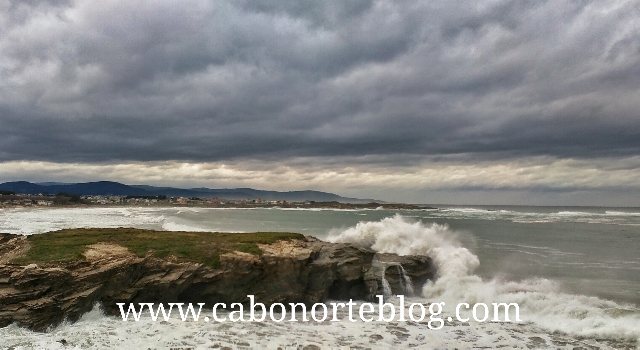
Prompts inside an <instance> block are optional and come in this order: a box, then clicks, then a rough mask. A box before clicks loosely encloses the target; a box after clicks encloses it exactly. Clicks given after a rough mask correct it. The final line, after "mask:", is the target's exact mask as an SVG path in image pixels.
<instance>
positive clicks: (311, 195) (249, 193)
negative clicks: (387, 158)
mask: <svg viewBox="0 0 640 350" xmlns="http://www.w3.org/2000/svg"><path fill="white" fill-rule="evenodd" d="M0 190H3V191H12V192H15V193H24V194H39V193H48V194H57V193H60V192H66V193H69V194H79V195H83V196H88V195H102V196H106V195H114V196H159V195H165V196H168V197H201V198H202V197H205V198H212V197H218V198H224V199H230V200H238V199H253V198H260V199H263V200H286V201H290V202H304V201H316V202H331V201H337V202H342V203H368V202H382V201H376V200H373V199H360V198H349V197H343V196H340V195H337V194H334V193H329V192H322V191H314V190H299V191H268V190H257V189H253V188H246V187H244V188H219V189H215V188H206V187H198V188H177V187H158V186H150V185H126V184H123V183H120V182H115V181H93V182H82V183H59V182H43V183H32V182H28V181H11V182H4V183H1V184H0Z"/></svg>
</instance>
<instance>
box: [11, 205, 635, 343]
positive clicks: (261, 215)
mask: <svg viewBox="0 0 640 350" xmlns="http://www.w3.org/2000/svg"><path fill="white" fill-rule="evenodd" d="M72 227H138V228H150V229H161V230H167V231H210V232H214V231H224V232H254V231H290V232H300V233H303V234H305V235H312V236H315V237H318V238H320V239H323V240H329V241H334V242H351V243H355V244H359V245H361V246H365V247H369V248H372V249H374V250H376V251H380V252H388V253H397V254H402V255H406V254H427V255H429V256H431V257H432V258H433V259H434V261H435V263H436V264H437V266H438V271H439V272H438V278H437V280H436V281H435V282H429V283H427V284H426V285H424V286H414V287H415V290H416V293H415V295H414V296H411V297H408V298H407V301H408V303H418V302H419V303H435V302H444V303H445V308H444V313H443V315H442V316H443V317H444V319H446V318H447V317H449V316H453V315H454V313H455V310H454V308H455V305H457V304H458V303H463V302H464V303H469V304H470V305H473V304H477V303H485V304H487V305H491V303H496V302H500V303H502V302H504V303H517V304H518V305H519V308H520V309H519V310H520V318H521V319H522V321H521V322H490V321H486V322H476V321H474V320H473V319H471V320H470V321H469V322H459V321H456V320H455V319H453V321H451V322H449V321H447V322H445V325H444V326H443V327H442V329H438V330H434V329H430V328H429V327H427V323H426V322H413V321H410V320H409V321H406V322H401V321H398V322H395V321H394V322H384V321H374V322H371V323H365V322H355V323H352V322H348V321H341V322H328V321H327V322H282V323H278V322H273V321H268V322H262V323H259V322H253V323H232V322H225V323H204V322H194V321H187V322H182V321H181V320H180V319H171V320H169V321H163V322H152V321H151V320H150V319H149V318H145V317H144V316H143V318H142V319H141V320H140V321H139V322H133V321H127V322H124V321H122V319H121V318H119V317H114V316H105V315H103V314H102V313H101V311H100V306H99V305H96V307H95V308H94V310H93V311H91V312H90V313H88V314H86V315H85V316H84V317H83V318H82V319H81V320H80V321H78V322H76V323H74V324H63V325H61V326H58V327H56V328H54V329H51V330H50V331H49V332H47V333H37V332H31V331H28V330H26V329H23V328H20V327H17V326H15V325H11V326H8V327H5V328H0V348H2V349H9V348H11V349H33V348H37V349H40V348H46V349H55V348H59V349H70V348H78V349H87V348H92V349H103V348H115V347H120V348H144V349H147V348H151V349H188V348H194V349H195V348H197V349H199V348H225V347H227V348H273V349H277V348H278V347H280V348H282V349H289V348H291V349H305V348H306V349H317V348H361V349H362V348H372V349H388V348H420V349H422V348H424V349H431V348H458V349H465V348H482V347H484V348H496V347H502V348H541V349H546V348H554V349H557V348H560V349H573V348H581V347H582V348H603V349H608V348H625V349H636V348H637V347H638V339H639V338H640V309H639V307H640V209H638V208H595V207H521V206H513V207H512V206H446V207H440V208H439V209H433V210H393V211H389V210H322V209H311V210H304V209H281V208H268V209H212V208H153V207H111V208H109V207H103V208H59V209H36V208H34V209H30V208H29V209H27V208H16V209H0V232H9V233H18V234H25V235H30V234H46V233H47V232H50V231H54V230H58V229H63V228H72ZM389 301H390V302H392V303H395V304H396V305H397V304H398V299H397V298H396V297H391V298H390V299H389ZM0 307H1V306H0ZM63 339H64V342H62V340H63ZM63 343H64V344H63Z"/></svg>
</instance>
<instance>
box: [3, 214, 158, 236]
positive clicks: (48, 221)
mask: <svg viewBox="0 0 640 350" xmlns="http://www.w3.org/2000/svg"><path fill="white" fill-rule="evenodd" d="M162 214H163V213H162V212H159V211H158V209H153V208H139V207H126V208H117V207H116V208H59V209H8V210H4V211H2V212H0V228H1V229H2V232H7V233H14V234H23V235H31V234H37V233H44V232H49V231H56V230H62V229H67V228H79V227H138V228H158V227H159V225H161V223H162V222H163V221H164V220H165V216H164V215H162Z"/></svg>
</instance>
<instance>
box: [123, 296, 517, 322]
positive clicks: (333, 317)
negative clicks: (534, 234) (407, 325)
mask: <svg viewBox="0 0 640 350" xmlns="http://www.w3.org/2000/svg"><path fill="white" fill-rule="evenodd" d="M376 297H377V299H378V302H377V303H366V302H364V303H360V304H357V303H355V302H354V301H353V300H349V301H348V302H330V303H315V304H313V305H312V306H311V308H307V305H305V304H303V303H288V304H286V305H285V304H282V303H273V304H271V305H270V306H269V307H267V306H265V305H264V304H262V303H259V302H256V301H255V297H254V296H253V295H247V298H248V299H249V305H248V306H247V311H248V312H247V313H245V312H244V308H245V306H244V305H243V304H242V303H231V304H230V305H229V306H230V309H231V310H233V311H231V312H227V311H228V310H226V309H227V304H225V303H216V304H214V306H213V313H212V318H209V316H204V317H201V316H202V308H203V307H204V305H205V303H197V304H196V305H197V307H194V305H193V304H191V303H188V304H184V303H168V304H167V307H165V305H164V304H162V303H159V304H157V306H156V304H154V303H138V307H136V304H134V303H130V304H129V307H128V308H127V311H126V312H125V305H126V304H125V303H117V304H116V305H118V307H119V308H120V314H121V315H122V320H123V321H128V320H130V318H129V316H130V315H131V316H132V319H133V320H134V321H136V322H138V321H140V318H141V317H142V315H143V314H144V312H145V309H147V310H148V312H149V316H150V317H151V320H152V321H157V320H158V317H159V316H160V315H161V314H162V319H163V320H164V321H168V320H169V319H170V317H171V313H172V312H173V310H177V311H178V313H179V314H180V318H181V319H182V321H187V320H193V321H199V320H200V319H203V320H204V321H205V322H210V321H215V322H263V321H265V320H266V319H267V317H269V318H270V319H271V321H273V322H283V321H290V322H298V321H302V322H309V320H310V319H312V320H313V321H316V322H324V321H326V320H327V319H329V320H330V321H331V322H339V321H342V320H343V319H342V318H340V317H339V316H340V315H339V314H338V312H339V311H348V317H347V319H348V320H349V321H350V322H357V321H358V319H357V318H356V317H355V315H357V316H358V318H359V319H360V321H362V322H371V321H383V322H392V321H401V322H406V321H407V320H411V321H413V322H422V321H424V319H425V318H426V317H427V315H428V316H429V321H428V322H427V325H428V327H429V328H430V329H441V328H442V327H444V324H445V322H444V319H443V318H442V317H440V316H441V314H442V312H443V308H444V306H445V303H444V302H440V303H431V304H429V305H428V306H425V305H424V304H420V303H413V304H410V305H409V306H408V308H406V305H405V300H404V296H403V295H398V296H397V297H398V301H399V305H394V304H392V303H387V302H385V301H384V298H383V296H382V295H377V296H376ZM396 308H397V309H396ZM196 309H197V311H196ZM510 311H513V315H515V318H514V321H515V322H520V321H521V320H520V308H519V307H518V304H516V303H510V304H507V303H492V304H491V306H488V305H487V304H484V303H477V304H474V305H473V306H471V305H469V304H467V303H459V304H458V305H457V306H456V308H455V317H456V319H457V320H458V321H460V322H468V321H469V319H470V318H473V319H474V320H475V321H477V322H485V321H492V322H512V321H511V319H510V318H509V313H510ZM219 312H220V313H221V314H219ZM463 312H464V313H466V314H467V315H468V314H469V312H470V315H468V316H470V317H463V316H462V314H461V313H463ZM222 315H224V316H222ZM342 316H343V317H344V314H342ZM491 316H493V317H491ZM309 317H310V318H309ZM447 320H448V321H450V322H451V321H452V320H453V318H452V317H447Z"/></svg>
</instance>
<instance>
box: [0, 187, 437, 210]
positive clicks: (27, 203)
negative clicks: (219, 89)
mask: <svg viewBox="0 0 640 350" xmlns="http://www.w3.org/2000/svg"><path fill="white" fill-rule="evenodd" d="M84 206H87V207H89V206H154V207H161V206H191V207H208V208H256V207H265V208H268V207H280V208H325V209H434V208H432V207H428V206H419V205H412V204H397V203H377V202H371V203H341V202H338V201H330V202H319V201H304V202H291V201H286V200H282V199H281V200H263V199H260V198H247V199H223V198H218V197H212V198H201V197H190V198H186V197H167V196H164V195H159V196H108V195H106V196H98V195H83V196H81V195H77V194H68V193H64V192H62V193H57V194H55V195H52V194H48V193H39V194H35V195H34V194H22V193H14V192H12V191H0V208H19V207H84Z"/></svg>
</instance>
